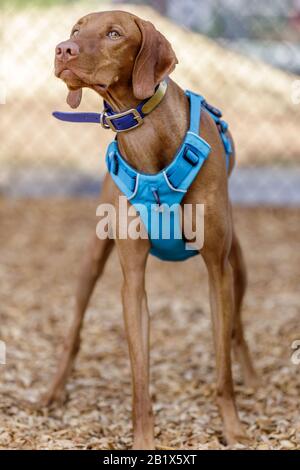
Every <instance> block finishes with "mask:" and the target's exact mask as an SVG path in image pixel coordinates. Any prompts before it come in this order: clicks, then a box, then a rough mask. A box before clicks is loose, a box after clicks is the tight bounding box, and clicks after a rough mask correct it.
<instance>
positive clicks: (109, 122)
mask: <svg viewBox="0 0 300 470" xmlns="http://www.w3.org/2000/svg"><path fill="white" fill-rule="evenodd" d="M130 114H133V118H134V119H135V120H136V121H137V124H136V125H135V126H132V127H130V128H129V129H117V128H116V126H115V125H114V123H113V121H114V120H115V119H119V118H122V117H125V116H129V115H130ZM143 123H144V118H143V117H142V116H141V114H140V113H139V112H138V110H137V109H129V110H128V111H124V112H123V113H119V114H114V115H112V116H108V114H107V112H104V113H103V114H102V116H101V120H100V124H101V126H102V127H103V128H104V129H111V130H112V131H113V132H117V133H119V132H127V131H129V130H131V129H135V128H136V127H139V126H141V125H142V124H143Z"/></svg>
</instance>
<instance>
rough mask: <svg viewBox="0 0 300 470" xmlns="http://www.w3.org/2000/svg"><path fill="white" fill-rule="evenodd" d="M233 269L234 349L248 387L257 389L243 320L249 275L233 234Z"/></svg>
mask: <svg viewBox="0 0 300 470" xmlns="http://www.w3.org/2000/svg"><path fill="white" fill-rule="evenodd" d="M229 260H230V264H231V266H232V269H233V279H234V304H235V309H234V310H235V312H234V321H233V332H232V335H233V348H234V352H235V356H236V359H237V360H238V361H239V363H240V365H241V369H242V373H243V377H244V382H245V385H246V386H247V387H251V388H252V387H256V386H257V385H258V383H259V380H258V377H257V375H256V372H255V369H254V367H253V364H252V360H251V356H250V352H249V348H248V345H247V342H246V339H245V336H244V328H243V322H242V318H241V314H242V304H243V298H244V295H245V292H246V287H247V273H246V266H245V262H244V258H243V253H242V249H241V246H240V243H239V240H238V238H237V236H236V234H235V233H233V239H232V247H231V251H230V255H229Z"/></svg>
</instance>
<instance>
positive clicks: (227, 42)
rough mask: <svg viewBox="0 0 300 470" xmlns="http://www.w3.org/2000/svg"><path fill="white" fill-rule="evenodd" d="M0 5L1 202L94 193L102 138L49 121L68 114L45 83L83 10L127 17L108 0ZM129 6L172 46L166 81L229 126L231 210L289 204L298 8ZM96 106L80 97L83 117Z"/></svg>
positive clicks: (298, 176)
mask: <svg viewBox="0 0 300 470" xmlns="http://www.w3.org/2000/svg"><path fill="white" fill-rule="evenodd" d="M1 3H2V4H3V8H2V11H1V16H2V24H3V26H4V28H2V31H1V35H2V43H3V48H1V56H0V61H1V62H0V64H1V69H0V73H1V76H0V83H1V89H2V91H1V94H2V95H3V96H2V98H4V97H6V105H5V106H3V105H2V106H1V108H0V109H1V153H0V163H1V169H2V171H1V177H0V178H1V179H0V192H1V193H4V194H21V195H22V194H27V195H37V196H39V195H44V194H46V193H48V194H49V193H51V194H54V195H58V194H66V195H68V194H77V193H84V194H92V193H95V191H97V190H98V183H99V177H100V176H101V173H102V172H103V171H104V154H105V148H106V145H107V143H108V142H109V141H110V140H111V139H112V134H110V132H107V131H103V130H102V129H101V128H99V127H96V126H84V125H83V126H82V125H81V126H80V125H78V126H74V125H72V124H65V123H61V122H56V121H55V120H54V119H53V118H52V117H51V112H52V111H53V110H56V109H62V110H63V109H67V105H66V104H65V97H66V89H65V86H64V84H63V83H60V81H59V80H58V79H56V78H55V77H54V75H53V52H54V48H55V45H56V44H57V43H58V42H60V41H61V40H63V39H64V38H67V37H68V36H69V34H70V28H71V26H72V24H73V23H74V22H75V21H76V18H78V17H80V16H81V15H84V14H85V13H86V12H87V11H93V10H97V9H98V10H99V9H109V8H112V7H116V8H121V7H122V8H124V9H126V7H127V6H126V4H125V3H124V2H121V1H116V0H115V1H113V2H112V4H110V3H109V2H106V3H105V2H103V1H101V0H98V1H85V2H80V1H75V0H74V1H72V0H65V1H64V0H62V1H56V0H36V1H34V0H24V1H21V0H11V1H9V2H6V1H5V0H1ZM133 3H134V5H133V4H132V5H131V6H130V9H131V10H132V11H133V12H136V13H137V14H139V15H140V16H142V17H145V18H149V19H150V20H151V21H153V22H154V23H155V24H156V25H157V27H158V29H161V30H162V32H163V33H164V34H165V35H166V36H167V37H168V39H169V40H170V41H171V42H172V44H173V46H174V48H175V50H176V53H177V55H178V58H179V66H178V67H177V70H176V72H175V73H174V79H175V80H177V81H178V83H180V85H181V86H182V87H183V88H185V89H192V90H194V91H196V92H199V93H201V94H202V95H204V96H205V97H206V98H207V100H208V101H209V102H211V103H212V104H215V105H216V106H218V107H220V108H221V109H222V110H223V112H224V116H225V119H226V120H227V121H228V122H229V123H230V126H231V130H232V132H233V134H234V136H235V140H236V144H237V149H238V171H236V174H235V177H234V178H233V179H232V183H231V190H232V196H233V198H234V200H235V201H236V202H239V203H246V204H253V203H254V204H255V203H268V204H298V203H300V195H299V183H300V170H299V165H300V159H299V149H300V132H299V117H300V103H299V101H300V82H299V80H298V81H297V74H299V72H300V39H299V38H300V2H299V0H274V1H266V2H261V1H257V0H254V1H252V2H248V1H247V0H234V1H233V0H224V1H221V0H209V1H208V0H186V1H184V2H182V1H181V0H173V1H169V0H157V1H156V0H152V1H150V0H149V1H135V2H133ZM120 4H121V5H120ZM4 95H5V96H4ZM0 98H1V96H0ZM2 102H3V99H2ZM101 107H102V103H101V101H100V99H99V98H98V97H97V96H93V94H92V92H85V96H84V99H83V101H82V104H81V109H82V110H83V109H85V110H93V111H100V110H101ZM62 182H63V186H64V187H62Z"/></svg>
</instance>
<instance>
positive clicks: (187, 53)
mask: <svg viewBox="0 0 300 470" xmlns="http://www.w3.org/2000/svg"><path fill="white" fill-rule="evenodd" d="M0 7H1V8H0V19H1V23H0V24H1V28H0V103H1V104H0V300H1V301H0V340H2V341H5V343H6V348H7V364H6V366H2V365H1V366H0V367H1V369H0V449H2V448H25V449H31V448H38V449H44V448H46V449H68V448H78V449H81V448H87V449H94V448H95V449H114V448H117V449H124V448H128V447H130V445H131V442H132V438H131V427H130V403H131V398H130V397H131V389H130V370H129V363H128V357H127V345H126V340H125V336H124V329H123V322H122V310H121V305H120V300H119V297H120V296H119V292H120V286H121V282H122V281H121V273H120V269H119V263H118V260H117V257H116V254H112V257H111V259H110V260H109V262H108V266H107V268H106V270H105V273H104V277H103V279H102V280H101V282H100V283H99V285H98V287H97V289H96V292H95V295H94V297H93V299H92V301H91V304H90V306H89V309H88V312H87V317H86V319H85V323H84V330H83V334H82V340H83V341H82V348H81V351H80V354H79V358H78V361H77V364H76V367H75V370H74V372H73V374H72V376H71V378H70V380H69V383H68V387H67V392H68V400H67V402H66V403H65V404H64V405H63V406H59V405H56V406H54V407H53V408H52V409H51V410H50V411H49V412H48V411H46V410H42V411H36V412H34V411H32V410H28V409H26V407H25V408H24V405H22V403H23V401H24V400H23V399H24V397H25V398H27V399H29V400H36V399H37V397H38V396H39V393H40V392H41V391H45V390H46V389H47V385H48V384H49V383H50V380H51V376H52V375H53V374H54V372H55V370H56V366H57V361H59V357H60V354H61V351H62V349H63V344H64V338H65V337H66V335H67V334H68V333H67V332H68V328H69V327H70V323H71V321H72V312H73V309H74V288H75V285H76V279H77V276H78V272H79V270H80V265H81V263H82V258H83V257H84V255H85V252H86V246H87V243H88V241H89V239H90V238H91V237H94V233H95V226H96V223H97V219H96V215H95V211H96V206H97V195H98V193H99V190H100V187H101V181H102V178H103V174H104V171H105V163H104V157H105V150H106V146H107V144H108V143H109V142H110V141H111V140H112V138H113V137H114V136H113V134H112V133H111V131H104V130H103V129H102V128H101V127H100V126H97V125H92V124H91V125H84V124H82V125H81V124H78V125H76V124H71V123H62V122H59V121H56V120H55V119H54V118H53V117H52V116H51V113H52V111H54V110H61V111H63V110H66V111H69V110H70V109H69V108H68V106H67V104H66V102H65V100H66V96H67V89H66V86H65V85H64V84H63V83H62V82H61V81H60V80H58V79H56V78H55V77H54V73H53V60H54V49H55V46H56V44H58V43H59V42H60V41H62V40H64V39H66V38H68V37H69V34H70V31H71V28H72V26H73V24H74V23H75V22H76V20H77V19H78V18H79V17H81V16H83V15H85V14H87V13H90V12H92V11H100V10H110V9H113V8H117V9H124V10H127V11H131V12H132V13H135V14H137V15H138V16H140V17H142V18H144V19H147V20H150V21H152V22H153V23H154V24H155V25H156V27H157V29H159V30H160V31H161V32H162V33H163V34H164V35H165V36H167V38H168V39H169V41H170V42H171V43H172V45H173V47H174V50H175V51H176V54H177V56H178V59H179V65H178V67H177V69H176V71H175V73H174V74H173V78H174V80H176V81H177V82H178V83H179V84H180V85H181V86H182V87H183V88H184V89H191V90H193V91H195V92H199V93H200V94H202V95H204V96H205V97H206V99H207V101H208V102H209V103H211V104H213V105H215V106H217V107H219V108H220V109H222V111H223V113H224V119H225V120H226V121H228V122H229V124H230V128H231V131H232V133H233V135H234V138H235V142H236V147H237V160H238V163H237V168H236V170H235V172H234V175H233V176H232V178H231V181H230V191H231V195H232V199H233V201H234V221H235V225H236V229H237V233H238V234H239V235H240V239H241V243H242V246H243V249H244V254H245V258H246V265H247V268H248V278H249V287H248V293H247V295H246V299H245V305H244V322H245V326H246V332H247V338H248V340H249V346H250V350H251V352H252V355H253V357H254V362H255V365H256V368H257V370H258V374H259V377H260V381H261V385H262V386H261V387H260V388H259V389H258V390H253V389H249V388H245V387H244V386H243V382H242V380H241V376H240V371H239V369H238V368H237V367H236V364H235V366H234V376H235V383H236V390H237V398H238V405H239V409H240V411H241V418H242V421H243V423H244V425H245V426H246V428H247V430H248V433H249V435H250V436H251V443H250V444H249V447H250V448H253V449H296V448H297V449H300V416H299V412H298V410H299V396H300V383H299V364H298V363H297V362H295V361H293V360H292V353H293V352H295V351H294V350H293V346H292V345H293V344H294V341H296V340H299V339H300V328H299V314H300V312H299V304H300V302H299V300H300V299H299V279H300V249H299V233H300V126H299V124H300V77H299V74H300V1H299V0H265V1H261V0H252V1H249V0H184V1H183V0H145V1H142V0H140V1H138V0H137V1H134V2H133V1H132V2H131V3H130V4H129V3H125V2H122V1H111V2H109V1H102V0H97V1H96V0H84V1H83V0H78V1H75V0H0ZM80 110H81V111H84V110H85V111H96V112H97V111H99V112H100V111H101V110H102V103H101V100H100V99H99V97H98V96H97V95H96V94H95V95H94V94H92V92H89V91H86V90H84V96H83V100H82V103H81V106H80ZM199 260H200V261H199ZM147 272H148V275H147V288H148V292H149V304H150V311H151V316H152V354H151V364H152V376H153V377H152V379H153V389H152V395H153V401H154V410H155V414H156V428H155V434H156V439H157V442H158V443H160V444H161V445H166V446H169V447H173V448H176V449H180V448H185V449H223V448H224V440H223V438H222V425H221V422H220V418H219V415H218V412H217V409H216V406H215V401H214V390H215V389H214V383H215V362H214V354H213V344H212V340H211V321H210V308H209V303H208V289H207V275H206V270H205V268H204V266H203V265H202V264H201V258H200V257H199V258H198V257H196V258H194V259H193V260H190V261H188V262H187V263H184V264H181V265H178V266H177V267H176V269H174V265H173V264H169V263H160V262H159V261H157V260H155V259H153V258H151V259H150V260H149V267H148V271H147ZM240 448H243V447H240Z"/></svg>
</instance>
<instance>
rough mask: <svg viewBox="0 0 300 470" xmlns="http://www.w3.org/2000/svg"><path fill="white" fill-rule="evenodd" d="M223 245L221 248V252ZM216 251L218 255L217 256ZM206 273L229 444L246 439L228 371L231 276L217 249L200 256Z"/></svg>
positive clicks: (219, 396)
mask: <svg viewBox="0 0 300 470" xmlns="http://www.w3.org/2000/svg"><path fill="white" fill-rule="evenodd" d="M223 248H224V245H223V247H222V251H223ZM218 252H219V253H218ZM203 255H204V256H203V257H204V260H205V263H206V265H207V269H208V274H209V286H210V302H211V310H212V321H213V332H214V343H215V350H216V368H217V403H218V406H219V409H220V413H221V416H222V419H223V423H224V431H225V432H224V434H225V438H226V441H227V443H228V444H229V445H233V444H235V443H237V442H244V441H245V440H247V436H246V434H245V432H244V430H243V427H242V425H241V422H240V419H239V417H238V413H237V409H236V404H235V396H234V389H233V380H232V370H231V339H232V328H233V315H234V303H233V302H234V299H233V275H232V268H231V266H230V263H229V260H228V257H227V256H226V255H224V252H222V253H221V250H218V248H217V247H215V248H214V250H211V249H208V250H207V251H205V252H204V254H203Z"/></svg>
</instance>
